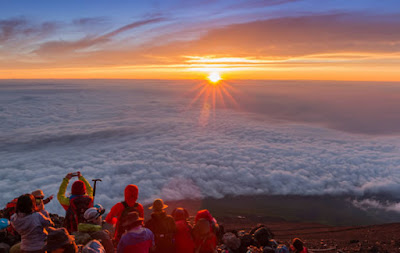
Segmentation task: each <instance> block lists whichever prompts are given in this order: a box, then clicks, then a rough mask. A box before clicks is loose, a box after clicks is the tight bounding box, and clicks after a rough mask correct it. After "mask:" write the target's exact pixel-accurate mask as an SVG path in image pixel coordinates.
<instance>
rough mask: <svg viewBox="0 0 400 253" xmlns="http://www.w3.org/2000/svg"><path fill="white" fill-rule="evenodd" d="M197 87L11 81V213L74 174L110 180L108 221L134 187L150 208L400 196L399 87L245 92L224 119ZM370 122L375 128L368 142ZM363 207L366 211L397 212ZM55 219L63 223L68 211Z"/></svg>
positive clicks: (6, 107) (290, 85)
mask: <svg viewBox="0 0 400 253" xmlns="http://www.w3.org/2000/svg"><path fill="white" fill-rule="evenodd" d="M195 85H196V82H195V81H187V82H184V81H179V82H178V81H155V80H154V81H151V80H143V81H139V80H136V81H110V80H96V81H68V80H65V81H54V82H52V81H24V82H22V81H2V82H1V83H0V161H1V162H0V192H1V195H0V205H2V206H4V205H5V203H7V202H8V201H10V200H11V199H13V198H14V197H17V196H19V195H20V194H23V193H26V192H31V191H33V190H35V189H37V188H41V189H42V190H43V191H44V192H45V194H46V195H51V194H54V195H56V194H57V191H58V187H59V184H60V183H61V181H62V178H63V177H64V176H65V175H66V174H67V173H68V172H74V171H81V172H82V174H83V175H84V176H85V177H86V178H87V179H89V180H91V179H93V178H101V179H102V180H103V181H102V182H99V183H98V186H97V193H96V200H95V202H96V203H101V204H102V205H103V206H105V208H107V209H108V210H109V208H110V207H111V206H112V205H113V204H115V203H116V202H118V201H121V200H123V191H124V188H125V186H126V185H127V184H136V185H138V187H139V189H140V193H139V195H140V197H139V200H140V201H141V202H143V203H150V202H151V201H152V200H153V199H154V198H157V197H161V198H165V199H167V200H177V199H186V198H204V197H215V198H222V197H224V196H227V195H253V194H273V195H325V194H330V195H347V196H348V195H351V196H355V197H361V198H362V197H363V196H372V195H379V194H385V195H391V196H398V195H399V193H400V134H399V132H400V129H399V125H396V124H394V122H397V120H399V118H400V116H399V115H400V114H397V113H398V112H399V111H398V110H399V109H398V108H400V106H397V107H396V104H395V103H396V101H397V97H396V95H391V96H387V97H385V95H386V94H392V93H393V94H395V92H397V91H399V89H398V88H396V86H394V85H389V84H388V85H387V86H385V85H381V86H379V85H371V86H364V87H363V86H360V85H361V84H349V85H348V86H346V85H345V84H337V83H336V84H334V85H329V84H326V83H324V84H321V83H313V84H308V85H309V86H307V83H306V82H284V83H279V82H277V83H274V82H272V81H271V82H267V83H262V82H250V81H249V82H245V81H243V83H235V84H232V90H231V92H230V94H231V95H232V96H233V98H235V100H236V102H235V103H233V102H232V103H229V102H228V101H229V98H228V97H225V100H226V103H225V106H218V101H217V106H215V109H214V106H213V103H212V102H209V101H208V100H205V99H199V100H197V101H195V102H194V103H191V102H193V98H195V97H196V91H194V90H193V87H194V86H195ZM279 85H281V86H279ZM324 85H325V86H324ZM279 87H283V88H282V89H279ZM299 87H303V89H299ZM310 87H311V88H310ZM318 87H322V88H318ZM335 87H336V88H335ZM326 89H328V90H330V91H329V92H327V93H326V94H325V95H324V93H323V91H324V90H326ZM357 89H358V90H357ZM365 90H368V94H369V95H370V96H371V98H367V99H366V100H365V101H364V100H362V101H364V102H365V104H364V105H363V104H362V103H363V102H362V101H361V100H360V98H359V97H357V94H356V93H358V91H365ZM307 91H308V92H307ZM332 92H336V93H340V94H341V93H343V94H342V95H343V96H339V95H337V96H332ZM352 92H353V93H354V96H353V97H352V96H351V95H349V93H350V94H352ZM314 93H315V94H314ZM313 94H314V95H315V96H313ZM358 94H359V93H358ZM398 94H400V92H399V93H398ZM324 96H325V97H324ZM379 97H380V100H379V101H380V102H379V101H378V102H377V101H376V100H377V98H379ZM324 98H325V99H324ZM372 98H375V103H376V106H377V107H378V108H380V109H382V111H381V112H379V110H370V113H367V112H366V111H365V108H367V109H368V108H369V107H371V108H376V107H373V106H371V105H370V104H371V99H372ZM352 99H353V101H354V104H353V106H352V104H351V101H352ZM338 100H339V101H338ZM340 101H342V102H340ZM360 101H361V102H360ZM372 102H373V101H372ZM397 102H398V101H397ZM399 103H400V102H399ZM271 107H273V108H271ZM355 108H356V109H355ZM357 108H359V109H357ZM367 111H368V110H367ZM349 112H350V114H349ZM343 115H345V116H343ZM359 122H362V123H363V124H368V122H370V124H371V125H368V126H365V127H364V128H362V127H360V130H359V132H357V124H360V123H359ZM379 122H380V124H379ZM363 124H360V125H363ZM381 124H384V125H385V126H384V127H381ZM391 124H393V125H391ZM374 126H376V127H374ZM68 191H69V189H68ZM361 201H363V202H361ZM361 201H355V202H354V204H355V205H356V206H359V207H360V208H368V205H369V206H371V205H372V206H374V207H375V206H377V205H380V206H384V208H385V205H386V204H385V203H383V202H382V203H380V202H379V201H376V200H373V201H369V200H361ZM374 201H376V202H374ZM386 207H387V205H386ZM46 208H47V209H48V210H49V211H51V212H57V213H63V211H62V208H61V206H60V205H59V204H58V202H57V201H56V200H54V201H52V202H51V203H50V204H48V205H47V206H46ZM387 208H389V209H390V210H400V209H399V208H398V207H396V208H390V207H387Z"/></svg>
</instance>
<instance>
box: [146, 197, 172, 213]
mask: <svg viewBox="0 0 400 253" xmlns="http://www.w3.org/2000/svg"><path fill="white" fill-rule="evenodd" d="M167 207H168V206H167V205H164V201H163V200H162V199H156V200H154V202H153V205H152V206H151V207H149V209H153V210H154V211H161V210H163V209H165V208H167Z"/></svg>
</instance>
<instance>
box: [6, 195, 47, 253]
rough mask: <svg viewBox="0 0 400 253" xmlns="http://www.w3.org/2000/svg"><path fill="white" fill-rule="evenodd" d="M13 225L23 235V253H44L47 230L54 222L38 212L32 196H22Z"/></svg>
mask: <svg viewBox="0 0 400 253" xmlns="http://www.w3.org/2000/svg"><path fill="white" fill-rule="evenodd" d="M11 224H12V226H13V227H14V228H15V230H16V231H17V232H18V233H19V234H20V235H21V246H20V249H21V252H22V253H43V252H44V250H43V248H44V246H45V241H46V237H47V231H46V228H47V227H49V226H54V224H53V222H52V221H51V220H50V219H49V218H47V217H45V216H44V215H43V214H42V213H40V212H36V201H35V197H33V195H32V194H25V195H21V196H20V197H19V198H18V201H17V207H16V213H15V214H13V216H12V217H11Z"/></svg>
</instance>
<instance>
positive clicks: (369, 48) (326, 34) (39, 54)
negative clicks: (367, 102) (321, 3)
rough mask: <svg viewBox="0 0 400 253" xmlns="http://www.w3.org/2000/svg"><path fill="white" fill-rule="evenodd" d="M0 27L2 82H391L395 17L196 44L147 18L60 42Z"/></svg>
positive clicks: (256, 28)
mask: <svg viewBox="0 0 400 253" xmlns="http://www.w3.org/2000/svg"><path fill="white" fill-rule="evenodd" d="M17 21H18V22H20V23H18V22H17ZM2 22H3V23H1V22H0V26H2V30H3V33H2V34H0V35H1V36H0V42H2V44H1V46H0V78H1V79H41V78H51V79H58V78H59V79H65V78H68V79H70V78H77V79H82V78H121V79H125V78H134V79H204V78H205V77H206V76H207V75H208V73H209V72H212V71H217V72H220V74H221V76H222V77H223V78H224V79H289V80H290V79H292V80H351V81H400V71H399V70H398V69H399V66H400V33H399V32H398V27H399V25H400V20H398V18H392V19H391V18H384V17H383V16H375V17H370V16H365V15H359V16H357V15H355V16H354V15H350V14H323V15H314V14H313V15H305V16H298V17H280V18H273V19H266V20H256V21H248V22H242V23H237V24H235V23H232V24H227V25H219V26H218V25H215V26H213V25H210V24H208V25H209V26H205V24H203V25H204V27H203V26H201V25H199V27H198V28H196V29H194V30H195V32H196V34H195V36H194V35H193V33H194V30H193V29H190V28H188V27H183V28H182V27H180V28H178V27H176V24H172V25H171V24H166V23H165V19H164V18H147V19H143V20H139V21H135V22H133V23H130V24H127V25H124V26H120V27H117V28H115V29H108V30H107V29H103V28H100V29H98V30H96V33H89V32H87V31H86V30H85V31H84V30H82V31H80V32H82V33H84V32H86V34H84V35H83V36H75V35H74V36H72V35H69V36H70V37H68V39H64V40H59V39H54V36H58V35H59V34H60V33H61V32H62V31H63V29H64V30H65V29H67V28H70V26H71V25H68V26H67V25H64V26H62V27H61V28H60V27H57V26H54V27H52V26H49V25H45V23H35V22H33V21H30V20H29V19H25V18H21V20H18V19H14V20H13V22H8V23H7V22H5V21H4V20H3V21H2ZM31 22H32V23H31ZM14 23H17V24H18V25H13V24H14ZM24 26H26V27H24ZM93 26H94V25H93ZM149 26H150V27H149ZM21 27H22V28H21ZM7 29H8V30H7ZM24 29H25V30H24ZM35 29H36V30H35ZM140 29H142V30H140ZM165 29H169V30H168V32H163V31H164V30H165ZM9 30H10V31H11V32H7V33H6V32H4V31H9ZM27 31H29V33H28V32H27ZM32 31H33V32H32ZM199 31H201V32H199ZM23 33H26V34H27V36H25V35H24V36H22V35H21V34H23ZM125 33H128V35H129V36H133V37H129V36H128V37H126V36H127V35H126V34H125ZM121 34H124V35H125V37H122V38H121V37H120V36H121ZM149 34H151V36H150V38H147V39H143V41H139V42H138V41H136V40H135V36H140V35H143V36H145V35H146V36H149Z"/></svg>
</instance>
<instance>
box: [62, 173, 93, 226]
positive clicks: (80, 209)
mask: <svg viewBox="0 0 400 253" xmlns="http://www.w3.org/2000/svg"><path fill="white" fill-rule="evenodd" d="M74 176H76V177H78V179H79V180H77V181H75V182H74V183H73V184H72V187H71V196H70V197H66V196H65V192H66V190H67V187H68V184H69V180H70V179H71V178H72V177H74ZM57 199H58V201H59V202H60V204H61V205H62V206H63V208H64V209H65V210H66V214H65V220H64V225H63V226H64V227H65V228H66V229H67V230H68V232H69V233H72V232H75V231H77V230H78V224H79V223H81V222H83V221H84V218H83V214H84V212H85V211H86V210H87V209H88V208H90V207H92V206H93V189H92V187H91V186H90V184H89V182H88V181H87V180H86V179H85V178H84V177H83V176H82V175H81V173H80V172H79V171H78V172H77V173H68V174H67V175H66V176H65V178H64V179H63V181H62V183H61V185H60V189H59V190H58V194H57Z"/></svg>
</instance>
